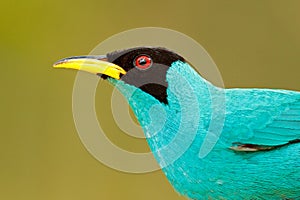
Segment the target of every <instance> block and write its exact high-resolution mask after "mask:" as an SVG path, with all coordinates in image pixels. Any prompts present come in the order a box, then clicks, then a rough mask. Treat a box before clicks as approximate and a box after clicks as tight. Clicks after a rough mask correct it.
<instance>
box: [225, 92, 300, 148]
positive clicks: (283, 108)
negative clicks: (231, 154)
mask: <svg viewBox="0 0 300 200" xmlns="http://www.w3.org/2000/svg"><path fill="white" fill-rule="evenodd" d="M227 97H228V98H227ZM226 98H227V99H228V100H227V113H228V118H227V119H226V121H225V124H226V123H227V122H228V123H227V125H225V127H224V129H225V131H229V132H230V134H228V135H229V136H230V138H227V139H228V140H229V141H230V142H231V144H232V146H231V149H233V150H240V151H257V150H271V149H274V148H275V147H280V146H283V145H287V144H290V143H295V142H300V93H299V92H293V91H286V90H263V89H253V90H251V89H244V90H243V89H231V90H229V91H228V92H227V94H226Z"/></svg>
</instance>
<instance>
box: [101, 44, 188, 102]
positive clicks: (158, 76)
mask: <svg viewBox="0 0 300 200" xmlns="http://www.w3.org/2000/svg"><path fill="white" fill-rule="evenodd" d="M144 57H145V58H146V59H148V58H149V59H148V60H145V59H143V58H144ZM137 59H140V60H137ZM107 60H108V61H109V62H112V63H114V64H116V65H118V66H120V67H122V68H123V69H124V70H125V71H126V72H127V73H126V74H125V75H123V76H122V77H121V80H123V81H124V82H125V83H128V84H131V85H134V86H136V87H138V88H140V89H141V90H143V91H144V92H147V93H148V94H150V95H152V96H153V97H155V98H156V99H158V100H159V101H160V102H163V103H165V104H167V103H168V101H167V87H168V83H167V81H166V74H167V70H168V69H169V67H170V66H171V64H172V63H173V62H175V61H183V62H184V61H185V60H184V59H183V58H182V57H181V56H179V55H178V54H176V53H174V52H172V51H169V50H167V49H165V48H160V47H137V48H131V49H126V50H121V51H115V52H112V53H108V54H107ZM147 61H148V63H147ZM150 61H151V63H150V64H149V62H150ZM139 62H140V64H141V67H143V65H144V66H146V65H145V64H149V65H147V66H146V67H147V68H139V67H138V66H137V65H139ZM148 66H149V67H148ZM102 77H103V78H104V79H105V78H107V77H106V76H102Z"/></svg>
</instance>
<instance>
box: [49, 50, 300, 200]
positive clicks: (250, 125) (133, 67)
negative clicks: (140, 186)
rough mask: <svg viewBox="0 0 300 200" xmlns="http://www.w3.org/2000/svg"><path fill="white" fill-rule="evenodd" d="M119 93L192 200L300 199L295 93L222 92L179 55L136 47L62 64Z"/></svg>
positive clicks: (299, 115) (299, 117) (299, 116)
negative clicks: (96, 76)
mask: <svg viewBox="0 0 300 200" xmlns="http://www.w3.org/2000/svg"><path fill="white" fill-rule="evenodd" d="M54 67H56V68H72V69H78V70H83V71H87V72H90V73H93V74H97V75H99V76H100V77H101V78H103V79H106V80H108V81H109V82H110V83H112V84H113V85H114V86H115V87H117V88H118V89H119V90H120V92H121V93H122V94H123V95H124V96H125V98H126V99H127V101H128V103H129V105H130V106H131V108H132V110H133V112H134V114H135V116H136V117H137V119H138V121H139V123H140V125H141V126H142V129H143V131H144V134H145V136H146V138H147V142H148V144H149V146H150V149H151V151H152V152H153V154H154V157H155V158H156V160H157V162H158V163H159V165H160V166H161V168H162V170H163V172H164V173H165V175H166V177H167V178H168V180H169V182H170V183H171V184H172V186H173V187H174V188H175V189H176V190H177V191H178V192H179V193H180V194H182V195H185V196H186V197H188V198H190V199H228V200H230V199H249V200H250V199H274V200H277V199H278V200H279V199H300V92H296V91H289V90H280V89H239V88H237V89H223V88H219V87H216V86H214V85H213V84H211V83H210V82H208V81H207V80H205V79H204V78H203V77H201V76H200V75H199V74H198V73H197V72H196V71H195V70H194V69H193V68H192V67H191V66H190V65H189V64H188V62H186V60H185V59H184V58H183V57H181V56H180V55H178V54H176V53H174V52H172V51H170V50H167V49H165V48H159V47H136V48H131V49H126V50H120V51H115V52H112V53H108V54H107V55H105V56H77V57H70V58H66V59H62V60H60V61H58V62H57V63H55V64H54Z"/></svg>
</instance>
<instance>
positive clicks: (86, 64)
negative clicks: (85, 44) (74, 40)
mask: <svg viewBox="0 0 300 200" xmlns="http://www.w3.org/2000/svg"><path fill="white" fill-rule="evenodd" d="M53 67H54V68H67V69H76V70H80V71H86V72H89V73H92V74H98V75H99V74H105V75H107V76H109V77H112V78H114V79H117V80H119V79H120V75H121V74H122V75H124V74H126V71H125V70H124V69H123V68H121V67H120V66H118V65H115V64H113V63H110V62H107V59H106V57H105V56H76V57H70V58H65V59H62V60H59V61H58V62H56V63H55V64H54V65H53Z"/></svg>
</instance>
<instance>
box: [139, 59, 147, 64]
mask: <svg viewBox="0 0 300 200" xmlns="http://www.w3.org/2000/svg"><path fill="white" fill-rule="evenodd" d="M139 63H140V65H145V64H146V63H147V61H146V59H145V58H141V59H140V61H139Z"/></svg>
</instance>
